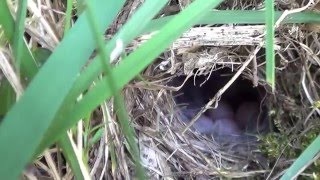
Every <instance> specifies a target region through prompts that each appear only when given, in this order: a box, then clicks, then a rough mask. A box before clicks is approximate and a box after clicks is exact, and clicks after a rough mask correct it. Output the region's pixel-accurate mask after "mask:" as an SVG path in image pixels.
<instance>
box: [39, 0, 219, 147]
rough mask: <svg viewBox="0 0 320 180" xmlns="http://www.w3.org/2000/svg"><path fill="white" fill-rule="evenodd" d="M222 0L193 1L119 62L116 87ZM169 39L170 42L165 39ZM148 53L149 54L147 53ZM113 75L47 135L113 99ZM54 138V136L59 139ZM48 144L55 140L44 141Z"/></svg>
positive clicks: (56, 135)
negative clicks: (108, 82) (111, 87)
mask: <svg viewBox="0 0 320 180" xmlns="http://www.w3.org/2000/svg"><path fill="white" fill-rule="evenodd" d="M220 2H221V1H206V0H198V1H195V2H194V3H192V4H191V5H190V6H189V7H188V8H186V9H185V10H184V11H182V12H181V13H180V14H179V15H177V16H175V18H173V19H172V21H170V22H168V24H166V25H165V26H164V27H163V29H161V30H160V32H159V33H158V34H156V35H155V36H154V37H153V38H152V39H150V40H149V41H147V42H146V43H145V44H143V45H141V47H139V48H138V49H137V50H136V51H134V52H133V53H131V54H130V55H129V56H128V57H127V58H125V59H124V60H123V61H121V62H120V63H119V65H118V66H116V67H115V68H114V69H113V70H112V71H113V74H114V76H115V77H117V84H116V85H117V87H116V89H117V90H120V89H121V88H123V86H124V85H125V84H126V83H128V82H129V81H130V80H131V79H132V78H134V77H135V76H136V75H137V74H139V73H140V72H141V71H142V70H143V69H144V68H145V67H146V66H147V65H149V64H150V63H151V62H152V61H153V60H154V59H155V58H156V57H157V56H158V55H159V54H160V53H161V52H162V51H164V50H165V48H166V47H168V46H169V45H170V44H171V43H172V42H173V41H174V40H175V39H176V38H178V37H179V36H180V35H181V33H183V32H184V31H185V30H187V29H188V28H190V27H191V26H192V25H193V24H194V23H195V22H197V21H198V20H199V19H200V18H201V17H202V16H204V15H206V14H205V13H203V12H209V8H210V7H212V8H213V7H214V6H217V5H218V4H219V3H220ZM164 39H167V41H164ZM146 55H148V56H146ZM109 79H110V77H109V76H107V77H105V78H103V80H102V81H99V82H97V84H96V86H95V87H94V88H93V89H92V90H91V91H89V92H88V94H87V95H85V96H84V97H83V99H82V100H81V101H80V102H79V103H78V104H77V105H76V106H75V107H74V108H70V109H69V111H68V113H67V117H65V118H63V119H68V121H64V122H65V124H64V127H63V126H61V125H59V124H57V125H55V126H52V127H51V128H50V132H48V134H47V136H49V137H56V138H58V136H59V134H60V133H61V132H63V131H65V130H66V129H67V128H69V127H71V126H72V125H73V124H75V123H76V122H77V120H78V119H80V118H82V117H83V116H85V115H87V114H88V113H90V112H91V111H92V110H93V109H94V108H95V107H97V106H98V105H99V104H100V103H101V102H102V101H104V100H105V99H106V98H110V97H111V95H112V91H111V89H110V86H108V85H107V83H106V82H107V81H109ZM56 138H54V139H56ZM43 143H44V144H45V145H46V146H48V145H50V144H51V143H53V142H50V141H43Z"/></svg>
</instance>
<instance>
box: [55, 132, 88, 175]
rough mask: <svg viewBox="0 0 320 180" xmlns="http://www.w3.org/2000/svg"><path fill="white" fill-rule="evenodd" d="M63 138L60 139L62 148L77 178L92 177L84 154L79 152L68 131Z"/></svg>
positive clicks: (59, 142)
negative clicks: (84, 159)
mask: <svg viewBox="0 0 320 180" xmlns="http://www.w3.org/2000/svg"><path fill="white" fill-rule="evenodd" d="M61 139H62V140H59V141H58V144H59V146H60V147H61V148H62V150H63V151H62V152H63V154H64V156H65V157H66V159H67V161H68V163H69V164H70V166H71V168H72V171H73V174H74V175H75V177H76V179H79V180H82V179H90V176H89V172H88V170H87V167H86V165H85V164H84V163H83V161H82V158H81V157H82V154H79V153H78V152H76V151H77V147H76V145H75V144H74V143H73V142H72V139H71V138H70V137H69V136H68V134H67V133H64V135H63V136H62V138H61Z"/></svg>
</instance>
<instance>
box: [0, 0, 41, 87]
mask: <svg viewBox="0 0 320 180" xmlns="http://www.w3.org/2000/svg"><path fill="white" fill-rule="evenodd" d="M22 14H23V13H22ZM0 17H1V18H0V25H1V26H2V29H3V31H4V34H5V37H6V38H7V39H8V40H9V42H10V44H11V45H12V44H14V41H18V42H20V43H22V44H21V45H14V46H17V47H19V48H18V49H20V50H19V51H21V52H19V53H18V54H21V55H19V56H21V57H23V60H22V61H21V72H20V75H21V77H22V78H23V80H29V81H30V80H31V79H32V78H33V77H34V75H35V74H36V72H37V70H38V68H37V66H36V64H35V60H34V59H33V57H32V55H31V52H30V51H29V49H28V47H27V45H26V43H25V42H24V41H22V40H14V37H15V36H19V37H20V38H22V37H21V35H18V34H17V35H15V36H14V32H15V22H14V20H13V18H12V16H11V13H10V11H9V8H8V4H7V1H0ZM21 21H22V20H21ZM21 23H22V22H21ZM20 33H21V32H20Z"/></svg>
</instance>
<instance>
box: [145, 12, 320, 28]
mask: <svg viewBox="0 0 320 180" xmlns="http://www.w3.org/2000/svg"><path fill="white" fill-rule="evenodd" d="M282 13H283V12H281V11H276V12H275V16H274V18H275V19H278V18H279V17H280V16H281V14H282ZM175 16H176V15H172V16H166V17H163V18H159V19H155V20H153V21H152V22H151V23H150V24H149V25H148V26H147V27H146V28H145V29H144V30H143V32H142V34H145V33H149V32H152V31H157V30H159V29H161V28H162V27H163V26H164V25H165V24H166V23H167V22H169V21H170V20H172V19H173V18H174V17H175ZM319 16H320V13H315V12H299V13H294V14H289V15H288V17H286V18H285V19H284V20H283V21H282V23H283V24H286V23H320V18H319ZM222 17H223V18H222ZM235 17H237V18H235ZM229 23H235V24H264V23H265V11H254V10H222V11H214V12H211V13H208V14H207V15H206V16H203V17H202V18H200V19H199V20H198V21H197V22H194V24H193V25H196V24H229Z"/></svg>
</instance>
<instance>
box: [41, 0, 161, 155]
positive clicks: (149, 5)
mask: <svg viewBox="0 0 320 180" xmlns="http://www.w3.org/2000/svg"><path fill="white" fill-rule="evenodd" d="M166 3H167V1H153V0H148V1H146V2H145V3H144V4H142V6H141V8H139V9H138V10H137V12H136V13H135V14H134V15H133V16H132V18H131V19H130V20H129V21H128V22H127V23H126V24H125V25H124V26H123V28H122V29H120V30H119V32H118V33H117V34H116V35H115V36H114V37H113V38H112V40H111V41H110V42H108V43H107V45H106V47H105V49H106V51H107V53H111V51H112V49H114V48H115V46H116V41H117V39H121V40H122V43H123V46H126V45H127V44H128V43H129V42H130V41H132V40H133V39H134V38H135V37H136V36H138V35H139V34H140V33H141V31H142V30H143V29H144V28H145V27H146V26H147V25H148V23H149V22H150V21H151V20H152V18H153V17H154V16H155V15H156V14H157V13H158V12H157V11H160V9H161V8H162V7H163V6H164V5H165V4H166ZM141 19H143V21H141ZM132 29H135V31H132ZM99 58H100V56H99V55H98V56H97V57H96V58H95V59H94V60H93V61H92V63H91V64H90V65H89V67H88V68H87V69H86V70H85V71H84V72H83V74H81V75H80V77H79V78H78V79H77V81H76V83H75V86H74V87H73V89H72V90H71V92H70V94H69V96H68V98H67V100H66V101H65V102H64V104H65V105H64V106H63V108H62V111H66V110H67V109H68V108H70V104H72V102H74V101H75V99H76V98H77V97H78V96H79V94H80V93H82V92H83V91H84V90H85V89H86V88H87V87H88V86H89V85H90V84H91V83H92V81H93V80H95V79H96V78H97V76H98V74H99V73H100V72H101V70H102V68H101V62H100V61H99V60H100V59H99ZM106 58H107V62H109V57H108V56H107V57H106ZM117 90H119V89H117ZM65 113H66V112H61V114H65ZM63 122H65V121H64V118H60V119H57V121H55V123H54V124H53V127H50V130H51V129H53V130H54V129H55V127H54V126H56V125H57V124H60V123H63ZM51 135H52V134H51V133H50V132H48V134H47V135H46V136H45V139H43V141H42V142H43V143H42V144H41V146H40V150H39V151H43V150H44V148H46V146H47V145H45V144H46V143H47V142H48V140H47V139H50V138H51ZM54 136H56V134H54Z"/></svg>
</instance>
